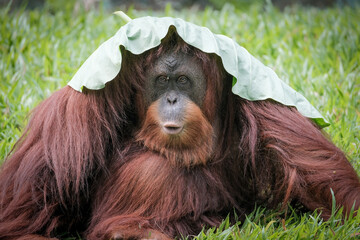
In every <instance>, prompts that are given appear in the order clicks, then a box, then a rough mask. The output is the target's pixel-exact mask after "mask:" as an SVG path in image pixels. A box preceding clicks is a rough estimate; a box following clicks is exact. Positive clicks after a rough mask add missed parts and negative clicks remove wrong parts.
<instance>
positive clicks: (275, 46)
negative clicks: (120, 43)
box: [0, 5, 360, 239]
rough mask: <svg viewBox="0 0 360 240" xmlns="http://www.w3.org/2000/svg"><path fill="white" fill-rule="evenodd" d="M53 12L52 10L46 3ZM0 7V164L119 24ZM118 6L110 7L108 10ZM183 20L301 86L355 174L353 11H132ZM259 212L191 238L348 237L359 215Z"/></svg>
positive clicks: (359, 45) (110, 18) (357, 58)
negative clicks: (33, 116) (30, 120)
mask: <svg viewBox="0 0 360 240" xmlns="http://www.w3.org/2000/svg"><path fill="white" fill-rule="evenodd" d="M50 10H51V9H50ZM50 10H49V9H43V10H31V11H30V10H29V11H28V10H26V11H23V10H19V11H14V12H11V13H10V12H8V11H7V10H6V9H5V8H3V9H0V59H1V61H0V81H1V82H0V128H1V131H0V164H1V162H2V161H3V160H4V158H5V156H6V155H7V154H8V153H9V151H10V150H11V148H12V146H13V145H14V143H15V142H16V140H17V139H18V138H19V137H20V135H21V131H22V129H23V128H24V127H25V126H26V122H27V116H28V114H29V112H30V111H31V109H32V108H33V107H34V106H36V105H37V104H38V103H39V102H40V101H42V100H43V99H45V98H47V97H48V96H49V95H50V94H51V93H52V92H54V91H55V90H57V89H59V88H61V87H62V86H65V85H66V83H67V82H68V81H69V80H70V79H71V77H72V76H73V74H74V73H75V72H76V70H77V69H78V68H79V66H80V65H81V64H82V62H83V61H84V60H85V59H86V58H87V57H88V56H89V55H90V54H91V53H92V52H93V51H94V50H95V49H96V48H97V46H99V45H100V43H102V42H103V41H104V40H106V39H108V38H109V37H111V36H112V35H113V34H114V33H115V32H116V31H117V30H118V28H120V26H121V25H123V24H124V22H123V21H122V20H121V19H120V18H119V17H118V16H114V15H112V14H111V13H109V12H107V11H104V10H96V11H95V10H93V11H90V12H86V13H85V12H83V11H80V12H78V13H74V12H73V11H50ZM115 10H118V9H114V11H115ZM128 14H129V15H130V16H131V17H133V18H135V17H139V16H144V15H153V16H154V15H156V16H172V17H181V18H183V19H185V20H188V21H191V22H193V23H196V24H199V25H203V26H206V27H208V28H210V29H211V30H212V31H213V32H215V33H220V34H224V35H227V36H229V37H232V38H234V39H235V40H236V41H237V42H238V43H239V44H240V45H242V46H243V47H245V48H246V49H247V50H248V51H249V52H250V53H251V54H253V55H254V56H255V57H257V58H258V59H260V60H261V61H262V62H263V63H265V64H266V65H268V66H270V67H272V68H273V69H274V70H275V71H276V72H277V74H278V75H279V76H280V78H282V79H283V80H284V81H286V82H287V83H289V85H290V86H292V87H293V88H294V89H295V90H297V91H299V92H301V93H302V94H303V95H304V96H305V97H306V98H307V99H308V100H309V101H310V102H311V103H312V104H313V105H314V106H315V107H316V108H317V109H319V111H320V112H321V113H322V114H323V115H324V116H325V117H326V118H327V120H328V121H329V122H330V123H331V125H330V126H329V127H327V128H326V129H325V131H326V132H327V133H328V134H329V135H330V137H331V138H332V140H333V141H334V143H335V144H336V145H337V146H339V147H340V148H341V149H343V150H344V151H345V152H346V153H347V154H348V157H349V160H350V161H351V163H352V165H353V166H354V167H355V169H356V170H357V172H358V173H360V66H359V65H360V27H359V17H358V16H359V15H360V7H355V8H349V7H345V8H331V9H314V8H299V7H297V8H293V9H287V10H286V11H285V12H280V11H278V10H277V9H275V8H273V7H272V6H259V5H253V6H251V7H250V8H247V9H246V10H237V9H234V8H233V7H231V6H225V7H224V8H223V9H222V10H221V11H217V10H213V9H211V8H207V9H205V10H203V11H196V12H195V11H194V10H183V11H180V12H179V11H174V10H172V9H171V8H170V7H168V8H167V9H166V10H165V11H163V12H149V11H147V12H146V11H135V10H130V11H129V12H128ZM284 216H285V215H284V214H277V213H276V212H274V211H268V210H264V209H257V211H256V212H254V213H253V215H251V216H248V218H247V220H246V221H245V223H243V224H242V225H240V224H238V225H235V226H229V224H228V222H226V221H225V222H224V223H223V225H222V226H221V227H220V228H219V229H218V230H216V229H210V230H205V231H204V233H201V234H200V235H199V236H198V239H215V238H216V239H218V238H221V239H234V238H235V239H351V238H353V239H355V238H360V214H359V215H358V216H357V217H350V219H348V220H346V221H344V222H342V221H341V220H340V216H339V214H338V215H335V216H334V217H333V218H331V219H330V221H328V222H323V221H322V219H321V218H320V217H319V216H318V215H317V214H313V213H307V214H298V213H296V212H293V211H289V212H288V213H287V214H286V217H284Z"/></svg>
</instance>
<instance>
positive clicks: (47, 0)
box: [0, 0, 360, 11]
mask: <svg viewBox="0 0 360 240" xmlns="http://www.w3.org/2000/svg"><path fill="white" fill-rule="evenodd" d="M266 2H270V0H230V1H225V0H193V1H191V0H169V1H164V0H63V1H59V0H13V1H9V0H0V7H4V6H7V5H10V6H11V9H16V8H19V7H26V8H29V9H34V8H39V7H44V6H47V7H49V8H52V9H58V8H59V7H63V8H66V9H69V8H73V9H74V10H75V11H76V10H78V9H79V8H80V7H84V9H85V10H90V9H91V8H96V7H99V5H100V4H101V5H103V7H104V8H105V9H106V10H111V9H114V8H115V9H117V8H121V9H124V10H126V9H128V8H136V9H142V10H144V9H153V10H159V11H161V10H163V9H164V8H165V7H166V6H167V5H169V4H171V6H172V7H173V8H174V9H176V10H180V9H182V8H199V9H203V8H205V7H207V6H210V7H213V8H216V9H221V8H222V7H223V6H224V5H225V4H232V5H233V6H235V7H237V8H247V7H249V6H250V5H251V4H259V3H260V4H262V3H266ZM359 2H360V1H359V0H271V3H272V4H273V5H274V6H276V7H278V8H279V9H284V8H286V7H288V6H293V5H302V6H315V7H320V8H325V7H333V6H340V7H341V6H345V5H350V6H355V5H356V4H358V3H359Z"/></svg>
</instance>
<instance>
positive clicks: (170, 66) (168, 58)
mask: <svg viewBox="0 0 360 240" xmlns="http://www.w3.org/2000/svg"><path fill="white" fill-rule="evenodd" d="M154 68H155V70H161V71H164V70H166V71H170V72H172V71H175V70H182V69H183V70H185V69H186V70H189V69H193V71H199V70H201V64H200V61H199V59H198V58H196V57H195V56H192V55H189V54H186V53H183V52H167V53H164V54H162V55H161V56H160V57H159V58H158V59H156V60H155V63H154Z"/></svg>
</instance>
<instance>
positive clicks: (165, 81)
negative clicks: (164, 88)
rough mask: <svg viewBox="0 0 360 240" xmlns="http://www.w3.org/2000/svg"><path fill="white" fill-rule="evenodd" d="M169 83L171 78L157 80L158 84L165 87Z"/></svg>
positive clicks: (161, 77) (162, 77)
mask: <svg viewBox="0 0 360 240" xmlns="http://www.w3.org/2000/svg"><path fill="white" fill-rule="evenodd" d="M168 81H169V77H166V76H159V77H158V78H157V79H156V82H157V83H158V84H160V85H165V84H167V83H168Z"/></svg>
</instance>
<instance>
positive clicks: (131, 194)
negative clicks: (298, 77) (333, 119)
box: [0, 34, 360, 240]
mask: <svg viewBox="0 0 360 240" xmlns="http://www.w3.org/2000/svg"><path fill="white" fill-rule="evenodd" d="M167 51H174V52H176V51H181V52H185V53H186V54H189V55H190V56H193V57H194V58H197V59H198V60H199V61H200V62H201V64H202V67H203V71H204V74H205V76H206V79H207V92H206V96H205V98H204V104H203V106H200V108H198V107H195V106H190V107H189V108H188V109H190V110H191V112H189V113H190V114H194V115H193V116H191V115H190V116H189V118H190V120H189V121H190V122H196V121H195V120H194V119H198V120H199V121H200V122H199V123H197V125H196V127H195V128H194V129H192V130H190V133H189V134H190V136H193V135H194V134H195V136H197V138H199V139H202V140H200V142H198V139H197V140H196V139H191V138H189V140H188V141H189V142H188V144H190V145H191V144H192V145H195V146H196V148H195V151H194V150H191V151H190V153H189V154H188V153H187V152H186V150H185V151H184V147H183V145H182V146H180V147H179V146H176V144H175V143H176V140H175V141H174V143H173V144H175V146H174V147H172V148H170V149H171V151H169V149H168V148H167V145H166V141H167V139H166V138H164V137H163V136H159V135H156V130H154V131H152V130H150V132H149V130H148V129H147V127H145V126H147V125H146V124H148V123H149V124H150V125H151V124H152V123H153V122H154V121H155V122H156V119H155V120H154V121H152V120H151V118H149V116H150V117H152V118H156V114H155V113H154V112H152V111H151V109H150V111H149V109H146V107H145V103H144V100H143V96H144V89H143V86H144V79H145V78H144V72H145V71H146V69H148V68H151V67H152V63H153V62H154V61H155V59H157V58H158V57H159V56H161V55H162V54H164V53H165V52H167ZM122 54H123V59H124V61H123V64H122V68H121V69H122V70H121V71H120V73H119V74H118V76H117V77H116V78H115V79H114V80H113V81H111V82H109V83H108V84H107V85H106V87H105V88H104V89H102V90H98V91H91V90H87V89H84V93H79V92H76V91H75V90H73V89H71V88H70V87H64V88H63V89H61V90H59V91H58V92H56V93H54V94H53V95H52V96H51V97H49V98H48V99H46V100H45V101H44V102H43V103H41V104H40V105H39V106H38V107H37V108H36V109H35V110H34V111H33V113H32V117H31V119H30V122H29V125H28V127H27V128H26V130H25V132H24V134H23V136H22V137H21V138H20V140H19V141H18V142H17V143H16V145H15V147H14V149H13V151H12V153H11V154H10V155H9V157H8V158H7V159H6V162H5V163H4V164H3V166H2V168H1V173H0V239H18V238H20V237H22V238H23V239H39V235H41V236H44V237H57V236H59V234H63V233H65V232H70V233H73V232H78V233H80V234H83V235H84V236H85V237H86V239H90V240H91V239H108V238H112V237H113V238H130V237H134V238H144V237H145V238H146V237H149V234H151V235H152V236H153V237H158V238H163V239H166V238H172V237H175V236H180V235H185V236H186V235H189V234H197V233H198V232H199V231H201V229H202V228H203V227H206V226H216V225H218V224H219V223H220V222H221V220H222V219H224V218H225V217H226V216H227V214H228V213H229V212H232V211H233V210H234V209H235V211H236V212H237V214H238V215H243V214H246V213H248V212H249V211H251V210H252V209H253V207H254V206H255V205H264V206H267V207H277V206H278V205H279V204H283V205H285V204H286V203H287V202H289V201H298V202H300V203H301V204H303V205H304V206H305V207H306V208H308V209H309V210H314V209H321V211H322V215H323V216H324V217H325V218H326V217H328V216H329V215H330V213H331V203H332V195H331V190H330V189H332V191H333V192H334V195H335V198H336V202H337V204H338V205H339V206H344V208H345V211H346V212H348V211H349V210H350V209H351V207H352V206H353V205H354V204H355V205H354V206H355V209H358V208H359V207H360V183H359V178H358V176H357V174H356V172H355V171H354V169H353V168H352V167H351V165H350V164H349V162H348V161H347V159H346V157H345V155H344V154H343V152H342V151H341V150H339V149H338V148H337V147H336V146H334V144H333V143H331V141H330V140H328V139H327V138H326V137H325V136H324V135H323V133H322V132H321V130H319V128H318V127H317V126H315V125H314V124H313V123H312V122H311V121H310V120H308V119H306V118H305V117H303V116H302V115H301V114H300V113H299V112H298V111H297V110H296V109H295V108H291V107H286V106H283V105H281V104H278V103H275V102H272V101H270V100H269V101H256V102H250V101H247V100H245V99H242V98H240V97H238V96H236V95H234V94H232V93H231V82H232V78H231V76H229V75H227V74H226V73H225V71H224V69H223V67H222V65H221V62H220V61H219V59H218V58H217V57H215V56H214V55H211V54H205V53H203V52H201V51H199V50H197V49H195V48H193V47H190V46H188V45H186V44H185V43H184V42H183V41H181V40H180V39H179V37H177V35H176V34H171V36H170V37H167V38H166V40H164V41H163V43H162V45H161V46H160V47H158V48H156V49H154V50H151V51H148V52H146V53H144V54H141V55H138V56H135V55H132V54H131V53H129V52H127V51H125V50H124V49H122ZM155 107H156V106H155ZM200 109H201V111H200ZM200 123H202V124H200ZM199 128H200V130H199ZM154 134H155V135H154ZM179 141H180V140H179ZM186 141H187V140H186ZM180 143H184V144H186V143H187V142H183V141H182V140H181V141H180ZM199 143H205V144H204V145H203V144H200V145H199ZM196 144H198V145H196ZM204 146H205V147H204ZM203 147H204V148H203ZM182 160H184V161H183V162H182ZM197 161H198V162H197Z"/></svg>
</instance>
